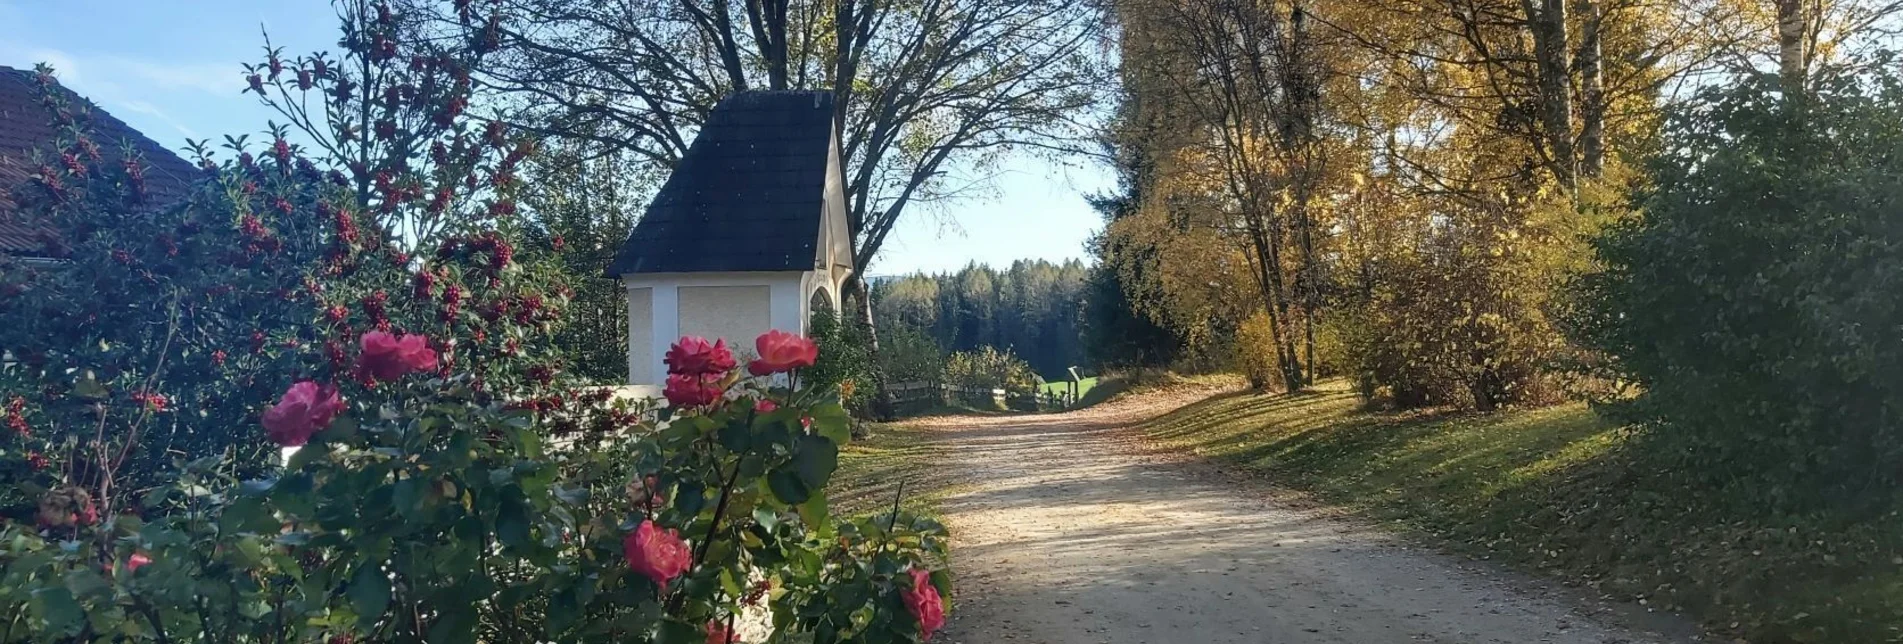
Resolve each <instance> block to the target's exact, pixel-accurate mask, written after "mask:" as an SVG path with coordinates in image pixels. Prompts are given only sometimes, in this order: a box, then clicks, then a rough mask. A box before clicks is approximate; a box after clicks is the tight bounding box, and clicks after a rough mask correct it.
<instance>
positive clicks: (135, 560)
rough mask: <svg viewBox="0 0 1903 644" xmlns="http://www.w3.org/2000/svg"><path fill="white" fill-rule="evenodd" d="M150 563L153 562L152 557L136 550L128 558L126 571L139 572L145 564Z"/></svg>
mask: <svg viewBox="0 0 1903 644" xmlns="http://www.w3.org/2000/svg"><path fill="white" fill-rule="evenodd" d="M149 563H152V558H151V557H147V556H145V555H142V554H139V553H136V552H135V553H132V557H130V558H128V559H126V572H138V571H139V569H140V568H144V567H145V565H146V564H149Z"/></svg>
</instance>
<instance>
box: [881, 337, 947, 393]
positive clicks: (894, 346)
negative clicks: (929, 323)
mask: <svg viewBox="0 0 1903 644" xmlns="http://www.w3.org/2000/svg"><path fill="white" fill-rule="evenodd" d="M879 331H880V336H879V364H880V368H881V369H884V370H885V377H886V380H888V381H890V382H932V381H934V380H937V379H938V378H939V376H940V374H943V373H944V372H945V350H944V349H942V348H939V346H938V343H937V342H936V341H934V340H932V336H931V335H930V334H927V333H925V332H924V331H921V330H919V329H917V328H914V327H910V326H906V325H903V324H893V325H890V326H887V327H886V328H883V329H880V330H879Z"/></svg>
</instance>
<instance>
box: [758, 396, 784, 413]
mask: <svg viewBox="0 0 1903 644" xmlns="http://www.w3.org/2000/svg"><path fill="white" fill-rule="evenodd" d="M779 408H780V403H776V402H773V401H771V400H767V399H765V398H761V399H759V400H757V401H754V403H753V410H754V411H756V412H759V413H762V414H770V413H773V411H774V410H776V409H779Z"/></svg>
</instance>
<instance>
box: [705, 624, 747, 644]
mask: <svg viewBox="0 0 1903 644" xmlns="http://www.w3.org/2000/svg"><path fill="white" fill-rule="evenodd" d="M739 641H740V636H739V635H735V634H734V632H733V629H730V628H727V625H726V623H724V622H721V621H720V620H717V619H713V620H708V621H707V644H735V643H736V642H739Z"/></svg>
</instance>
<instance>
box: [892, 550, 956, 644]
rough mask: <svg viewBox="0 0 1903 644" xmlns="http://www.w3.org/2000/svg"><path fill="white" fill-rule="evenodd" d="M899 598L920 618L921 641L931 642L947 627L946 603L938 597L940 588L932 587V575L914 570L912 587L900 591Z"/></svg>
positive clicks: (907, 608) (914, 615) (913, 614)
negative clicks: (938, 631)
mask: <svg viewBox="0 0 1903 644" xmlns="http://www.w3.org/2000/svg"><path fill="white" fill-rule="evenodd" d="M899 597H900V598H901V599H904V600H905V608H906V610H909V611H911V612H912V616H913V617H916V618H918V632H919V640H920V641H925V642H929V641H931V639H932V633H933V632H935V631H937V630H938V629H941V628H944V627H945V602H944V600H942V599H941V598H940V597H939V596H938V587H937V586H933V585H932V573H929V572H926V571H924V570H921V569H918V568H913V569H912V587H911V588H907V589H903V590H900V591H899Z"/></svg>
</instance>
